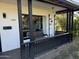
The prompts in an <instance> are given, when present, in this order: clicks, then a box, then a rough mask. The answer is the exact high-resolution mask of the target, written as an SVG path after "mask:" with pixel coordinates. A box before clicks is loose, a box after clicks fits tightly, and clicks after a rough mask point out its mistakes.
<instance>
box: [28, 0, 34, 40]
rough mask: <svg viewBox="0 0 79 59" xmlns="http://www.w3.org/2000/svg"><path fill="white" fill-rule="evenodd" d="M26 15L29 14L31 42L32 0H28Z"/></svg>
mask: <svg viewBox="0 0 79 59" xmlns="http://www.w3.org/2000/svg"><path fill="white" fill-rule="evenodd" d="M28 13H29V28H30V40H31V41H33V40H34V37H33V21H32V0H28Z"/></svg>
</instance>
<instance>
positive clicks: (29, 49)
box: [22, 33, 71, 59]
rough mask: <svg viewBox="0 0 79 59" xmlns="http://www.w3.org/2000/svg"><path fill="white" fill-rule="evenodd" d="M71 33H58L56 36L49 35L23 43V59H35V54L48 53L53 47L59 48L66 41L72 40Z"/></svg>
mask: <svg viewBox="0 0 79 59" xmlns="http://www.w3.org/2000/svg"><path fill="white" fill-rule="evenodd" d="M70 36H71V35H70V34H69V33H65V34H60V35H56V36H54V37H47V38H43V39H40V40H35V41H32V42H28V43H25V44H22V45H23V46H24V47H22V57H23V58H22V59H34V57H35V56H38V55H41V54H43V53H46V52H48V51H50V50H52V49H55V48H57V47H58V46H61V45H63V44H65V43H68V42H70V41H71V37H70Z"/></svg>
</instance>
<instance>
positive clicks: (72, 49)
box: [0, 37, 79, 59]
mask: <svg viewBox="0 0 79 59" xmlns="http://www.w3.org/2000/svg"><path fill="white" fill-rule="evenodd" d="M78 39H79V38H78V37H77V38H75V40H74V41H73V42H71V43H67V44H64V45H62V46H60V47H58V48H57V49H53V50H52V51H49V52H47V53H45V54H42V55H40V56H38V57H35V59H79V40H78ZM0 59H21V55H20V49H16V50H12V51H8V52H5V53H0Z"/></svg>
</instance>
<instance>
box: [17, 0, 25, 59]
mask: <svg viewBox="0 0 79 59" xmlns="http://www.w3.org/2000/svg"><path fill="white" fill-rule="evenodd" d="M17 9H18V21H19V36H20V54H21V59H23V47H24V46H23V45H22V44H23V39H24V38H23V31H22V14H21V12H22V8H21V0H17Z"/></svg>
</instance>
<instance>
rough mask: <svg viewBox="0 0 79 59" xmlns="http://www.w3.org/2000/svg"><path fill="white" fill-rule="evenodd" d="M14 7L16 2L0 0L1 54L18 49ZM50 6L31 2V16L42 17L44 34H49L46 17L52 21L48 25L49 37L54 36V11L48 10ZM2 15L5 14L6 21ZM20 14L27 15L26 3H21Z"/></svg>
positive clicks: (18, 42)
mask: <svg viewBox="0 0 79 59" xmlns="http://www.w3.org/2000/svg"><path fill="white" fill-rule="evenodd" d="M10 1H12V2H10ZM14 1H15V0H14ZM22 1H23V0H22ZM16 5H17V4H16V2H13V0H9V1H8V0H7V1H6V0H2V2H0V34H1V43H2V51H3V52H5V51H9V50H13V49H16V48H19V47H20V39H19V22H18V14H17V6H16ZM50 6H51V5H48V4H43V3H40V2H39V3H38V2H33V15H42V16H43V31H44V33H45V34H49V30H48V28H49V24H48V20H49V18H48V15H49V14H50V18H51V20H52V21H53V22H52V23H51V25H50V28H51V30H50V34H51V36H54V14H55V9H52V8H50ZM51 7H52V6H51ZM3 13H6V19H4V18H3V15H2V14H3ZM22 13H24V14H28V8H27V1H26V3H24V2H23V5H22ZM3 26H12V29H11V30H3Z"/></svg>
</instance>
